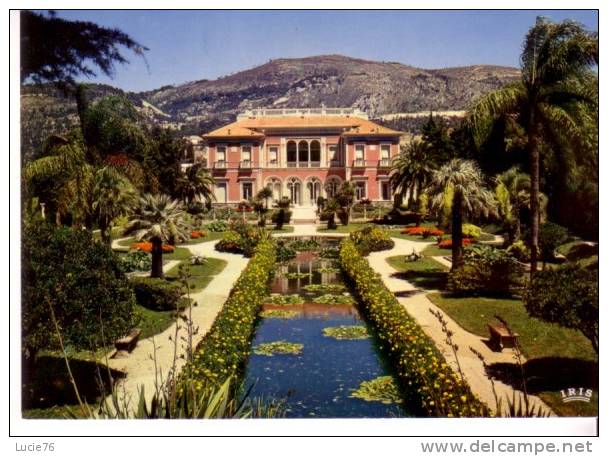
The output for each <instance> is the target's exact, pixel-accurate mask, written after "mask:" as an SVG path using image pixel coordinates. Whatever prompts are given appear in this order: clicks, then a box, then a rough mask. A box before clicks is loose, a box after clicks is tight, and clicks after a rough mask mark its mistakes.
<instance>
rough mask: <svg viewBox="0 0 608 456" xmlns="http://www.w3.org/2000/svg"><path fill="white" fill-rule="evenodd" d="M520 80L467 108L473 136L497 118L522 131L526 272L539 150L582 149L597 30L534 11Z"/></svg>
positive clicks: (592, 96)
mask: <svg viewBox="0 0 608 456" xmlns="http://www.w3.org/2000/svg"><path fill="white" fill-rule="evenodd" d="M520 60H521V80H520V81H518V82H516V83H514V84H512V85H509V86H507V87H505V88H503V89H501V90H498V91H496V92H492V93H490V94H489V95H487V96H485V97H484V98H482V99H481V100H480V101H479V102H478V103H477V104H476V106H475V107H474V108H473V109H472V111H471V113H470V114H469V121H470V123H471V124H472V126H473V129H474V131H475V136H476V138H477V140H478V141H481V140H483V138H485V137H487V135H488V132H489V131H490V127H491V125H492V123H493V122H494V121H496V120H498V119H501V118H502V119H507V120H508V121H511V122H518V123H519V124H520V125H521V126H523V127H524V130H525V132H526V140H527V142H526V148H527V154H528V157H529V160H530V184H531V185H530V211H531V223H530V225H531V226H530V228H531V268H530V269H531V273H532V274H533V273H534V272H535V271H536V269H537V261H538V258H537V248H538V231H539V213H540V210H539V194H540V151H541V147H542V145H543V144H545V145H548V146H549V147H548V148H549V149H552V150H554V151H555V152H558V151H559V152H560V153H563V154H567V153H572V152H573V150H579V151H580V150H582V149H585V146H586V144H585V129H584V125H586V124H588V123H589V122H590V121H591V120H592V119H591V115H590V112H592V111H593V110H596V109H597V108H596V106H597V103H598V96H597V87H596V85H597V75H596V74H595V73H594V71H593V68H594V66H595V65H597V64H598V62H599V44H598V37H597V34H596V33H591V32H588V31H587V30H585V28H584V27H583V26H582V25H580V24H578V23H576V22H574V21H570V20H566V21H563V22H560V23H553V22H551V21H549V20H548V19H546V18H543V17H538V18H537V19H536V24H535V25H534V27H532V28H531V29H530V31H529V32H528V34H527V35H526V38H525V40H524V47H523V52H522V55H521V59H520Z"/></svg>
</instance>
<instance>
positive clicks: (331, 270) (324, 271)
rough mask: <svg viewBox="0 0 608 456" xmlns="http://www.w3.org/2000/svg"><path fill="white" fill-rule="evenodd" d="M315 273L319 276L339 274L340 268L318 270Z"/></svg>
mask: <svg viewBox="0 0 608 456" xmlns="http://www.w3.org/2000/svg"><path fill="white" fill-rule="evenodd" d="M317 272H319V273H321V274H337V273H338V272H340V268H319V269H317Z"/></svg>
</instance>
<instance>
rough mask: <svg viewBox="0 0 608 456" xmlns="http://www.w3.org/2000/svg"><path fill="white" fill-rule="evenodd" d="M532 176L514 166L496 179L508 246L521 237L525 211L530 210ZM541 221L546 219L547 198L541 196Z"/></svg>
mask: <svg viewBox="0 0 608 456" xmlns="http://www.w3.org/2000/svg"><path fill="white" fill-rule="evenodd" d="M530 188H531V180H530V175H529V174H526V173H523V172H521V171H520V169H519V168H518V167H517V166H514V167H512V168H510V169H508V170H507V171H505V172H504V173H501V174H499V175H498V176H497V177H496V188H495V190H494V193H495V195H496V202H497V209H498V215H499V216H500V217H501V218H502V220H503V221H504V225H505V228H506V231H507V239H506V245H510V244H512V243H513V242H515V241H517V240H518V239H519V238H520V236H521V219H522V216H523V214H522V213H523V212H524V211H529V210H530ZM539 207H540V214H541V215H540V219H541V220H542V219H543V218H544V217H545V211H546V207H547V197H546V195H545V194H543V193H540V194H539Z"/></svg>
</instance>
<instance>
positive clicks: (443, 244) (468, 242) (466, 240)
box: [439, 238, 473, 249]
mask: <svg viewBox="0 0 608 456" xmlns="http://www.w3.org/2000/svg"><path fill="white" fill-rule="evenodd" d="M472 243H473V239H470V238H463V240H462V246H463V247H466V246H468V245H471V244H472ZM439 248H440V249H451V248H452V240H451V239H445V240H443V241H441V242H439Z"/></svg>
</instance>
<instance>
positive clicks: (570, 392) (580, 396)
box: [560, 388, 593, 402]
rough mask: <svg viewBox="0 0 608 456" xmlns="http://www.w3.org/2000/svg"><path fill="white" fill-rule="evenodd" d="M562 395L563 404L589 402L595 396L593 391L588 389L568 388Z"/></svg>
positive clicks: (562, 391)
mask: <svg viewBox="0 0 608 456" xmlns="http://www.w3.org/2000/svg"><path fill="white" fill-rule="evenodd" d="M560 393H562V402H574V401H580V402H589V401H590V400H591V397H592V396H593V390H591V389H588V388H587V389H585V388H568V389H567V390H560Z"/></svg>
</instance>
